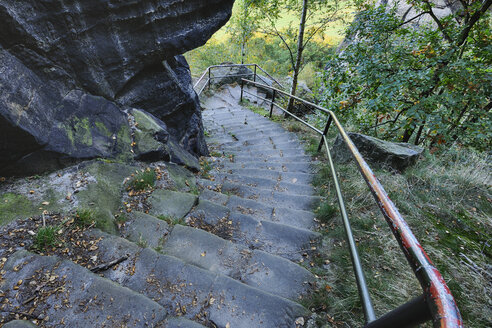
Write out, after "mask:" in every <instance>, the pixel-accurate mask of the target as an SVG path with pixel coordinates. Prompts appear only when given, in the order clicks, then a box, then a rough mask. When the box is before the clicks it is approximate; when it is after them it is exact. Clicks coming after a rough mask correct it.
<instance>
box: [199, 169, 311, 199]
mask: <svg viewBox="0 0 492 328" xmlns="http://www.w3.org/2000/svg"><path fill="white" fill-rule="evenodd" d="M213 179H214V180H213V181H211V182H212V183H213V184H214V185H216V184H223V183H224V182H226V181H227V182H232V183H236V184H242V185H246V186H250V187H256V188H261V189H271V190H276V191H280V192H288V193H290V194H297V195H312V194H313V191H314V188H313V187H312V186H311V185H308V184H302V183H299V182H298V181H296V183H289V182H284V181H278V180H271V179H264V178H257V177H251V176H233V175H230V174H223V173H220V174H219V173H216V174H214V177H213ZM200 181H201V182H200V183H201V184H202V185H205V186H208V185H210V184H209V183H207V182H205V181H203V179H202V180H200ZM209 181H210V180H209Z"/></svg>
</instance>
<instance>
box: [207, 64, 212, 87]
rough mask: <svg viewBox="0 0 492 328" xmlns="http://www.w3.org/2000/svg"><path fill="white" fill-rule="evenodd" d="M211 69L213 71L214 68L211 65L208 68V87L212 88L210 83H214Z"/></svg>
mask: <svg viewBox="0 0 492 328" xmlns="http://www.w3.org/2000/svg"><path fill="white" fill-rule="evenodd" d="M211 71H212V68H211V67H209V68H208V89H209V90H210V85H211V84H212V73H211Z"/></svg>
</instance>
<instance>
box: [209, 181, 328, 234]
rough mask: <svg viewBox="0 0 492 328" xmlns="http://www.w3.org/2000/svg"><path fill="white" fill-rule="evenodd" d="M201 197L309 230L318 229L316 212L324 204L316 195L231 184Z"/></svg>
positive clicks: (263, 217)
mask: <svg viewBox="0 0 492 328" xmlns="http://www.w3.org/2000/svg"><path fill="white" fill-rule="evenodd" d="M200 198H202V199H206V200H210V201H213V202H216V203H218V204H221V205H223V206H226V207H228V208H230V209H231V210H232V211H235V212H237V211H240V212H241V213H243V214H244V213H247V214H249V215H252V216H254V217H259V218H261V219H262V220H270V221H276V222H281V223H283V224H288V225H292V226H294V227H300V228H305V229H310V228H312V227H314V226H315V225H314V214H313V213H312V210H314V209H316V207H317V206H318V205H319V203H320V201H321V198H320V197H316V196H305V195H291V194H288V193H281V192H271V191H269V190H264V189H257V188H252V187H249V186H238V185H237V184H229V183H228V182H224V183H223V184H222V185H216V186H215V188H213V189H211V188H206V189H204V190H202V191H201V194H200ZM238 198H239V199H238ZM275 214H276V215H275Z"/></svg>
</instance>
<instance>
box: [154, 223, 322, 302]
mask: <svg viewBox="0 0 492 328" xmlns="http://www.w3.org/2000/svg"><path fill="white" fill-rule="evenodd" d="M162 252H163V253H165V254H168V255H172V256H175V257H178V258H180V259H182V260H184V261H185V262H187V263H191V264H194V265H196V266H198V267H201V268H203V269H206V270H209V271H212V272H216V273H221V274H223V275H226V276H229V277H231V278H233V279H235V280H238V281H241V282H242V283H244V284H246V285H249V286H251V287H256V288H258V289H260V290H263V291H266V292H268V293H271V294H273V295H279V296H282V297H285V298H289V299H291V300H294V301H296V300H298V299H299V297H301V296H303V295H306V293H307V292H308V291H309V290H310V284H312V283H313V282H314V281H315V277H314V276H313V275H312V274H311V273H310V272H309V271H307V270H306V269H304V268H302V267H301V266H299V265H297V264H295V263H293V262H291V261H288V260H286V259H284V258H281V257H278V256H275V255H271V254H268V253H265V252H262V251H259V250H250V249H248V248H244V246H240V245H235V244H233V243H232V242H230V241H227V240H225V239H222V238H220V237H218V236H215V235H213V234H211V233H208V232H206V231H203V230H200V229H195V228H191V227H186V226H181V225H177V226H175V227H174V229H173V231H172V233H171V234H170V236H169V237H168V239H167V241H166V244H165V245H164V247H163V249H162Z"/></svg>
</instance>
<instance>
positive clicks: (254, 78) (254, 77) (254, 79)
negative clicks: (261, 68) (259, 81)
mask: <svg viewBox="0 0 492 328" xmlns="http://www.w3.org/2000/svg"><path fill="white" fill-rule="evenodd" d="M257 67H258V65H256V64H255V75H254V76H253V81H254V82H256V68H257Z"/></svg>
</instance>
